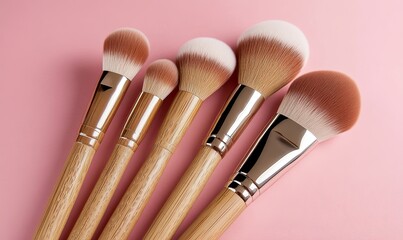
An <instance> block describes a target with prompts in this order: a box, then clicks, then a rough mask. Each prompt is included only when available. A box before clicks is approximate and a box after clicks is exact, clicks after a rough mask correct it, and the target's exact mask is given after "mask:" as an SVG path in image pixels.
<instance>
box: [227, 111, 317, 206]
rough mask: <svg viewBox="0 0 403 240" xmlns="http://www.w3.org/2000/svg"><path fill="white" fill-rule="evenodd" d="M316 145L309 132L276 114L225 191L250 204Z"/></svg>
mask: <svg viewBox="0 0 403 240" xmlns="http://www.w3.org/2000/svg"><path fill="white" fill-rule="evenodd" d="M316 142H317V138H316V137H315V136H314V135H313V134H312V133H311V132H310V131H308V130H307V129H305V128H304V127H302V126H301V125H299V124H298V123H296V122H295V121H293V120H291V119H289V118H287V117H285V116H283V115H281V114H277V115H276V116H275V117H274V119H273V120H272V121H271V122H270V123H269V124H268V125H267V127H266V128H265V129H264V130H263V132H262V134H260V137H259V138H258V139H257V140H256V141H255V143H254V144H253V145H252V148H251V149H250V150H249V151H248V153H247V155H246V157H245V158H244V160H243V163H242V165H241V167H240V168H239V169H238V171H237V172H236V174H235V175H234V177H233V178H232V180H231V181H230V183H229V185H228V189H229V190H231V191H233V192H235V193H236V194H238V195H239V196H240V197H241V198H242V199H243V200H244V201H245V203H246V204H250V203H251V202H252V201H253V200H255V199H256V198H257V197H258V196H259V195H260V194H261V193H262V192H264V191H265V190H266V189H267V188H269V187H270V186H271V185H272V184H273V183H274V182H275V181H276V180H277V179H278V178H279V177H281V176H282V174H284V173H285V172H286V170H288V169H289V167H288V166H290V165H291V164H295V163H296V160H298V159H301V156H302V155H303V154H304V153H306V152H307V150H308V149H310V148H312V147H313V146H314V145H315V143H316Z"/></svg>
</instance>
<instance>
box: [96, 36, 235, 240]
mask: <svg viewBox="0 0 403 240" xmlns="http://www.w3.org/2000/svg"><path fill="white" fill-rule="evenodd" d="M177 64H178V68H179V77H180V81H179V92H178V94H177V96H176V98H175V99H174V101H173V103H172V105H171V107H170V109H169V111H168V113H167V115H166V117H165V118H164V121H163V123H162V126H161V128H160V130H159V132H158V135H157V139H156V141H155V144H154V145H153V148H152V150H151V153H150V154H149V156H148V158H147V159H146V160H145V162H144V164H143V165H142V167H141V168H140V170H139V172H138V173H137V174H136V176H135V178H134V179H133V181H132V182H131V184H130V185H129V187H128V189H127V190H126V193H125V194H124V196H123V198H122V199H121V201H120V202H119V204H118V206H117V208H116V209H115V211H114V213H113V214H112V217H111V218H110V219H109V221H108V223H107V224H106V226H105V228H104V230H103V232H102V234H101V236H100V239H127V238H128V237H129V234H130V232H131V230H132V228H133V227H134V225H135V223H136V222H137V220H138V219H139V217H140V215H141V213H142V211H143V210H144V207H145V206H146V204H147V202H148V200H149V198H150V197H151V194H152V192H153V190H154V189H155V187H156V185H157V183H158V180H159V178H160V177H161V175H162V173H163V171H164V169H165V167H166V165H167V163H168V160H169V159H170V157H171V155H172V153H173V152H174V151H175V149H176V147H177V146H178V144H179V142H180V140H181V139H182V137H183V135H184V134H185V131H186V130H187V128H188V127H189V125H190V123H191V122H192V120H193V118H194V117H195V115H196V113H197V111H198V109H199V107H200V106H201V104H202V102H203V101H204V100H205V99H206V98H207V97H208V96H210V95H211V94H212V93H214V92H215V91H216V90H217V89H218V88H220V87H221V86H222V85H223V84H224V83H225V82H226V81H227V80H228V78H229V77H230V76H231V74H232V72H233V71H234V69H235V65H236V58H235V54H234V53H233V51H232V49H231V48H230V47H229V46H228V45H226V44H225V43H223V42H221V41H219V40H217V39H213V38H196V39H193V40H190V41H188V42H187V43H185V44H184V45H183V46H182V47H181V48H180V49H179V52H178V55H177Z"/></svg>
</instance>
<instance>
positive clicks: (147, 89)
mask: <svg viewBox="0 0 403 240" xmlns="http://www.w3.org/2000/svg"><path fill="white" fill-rule="evenodd" d="M177 83H178V70H177V68H176V65H175V63H173V62H172V61H170V60H167V59H160V60H157V61H155V62H153V63H151V64H150V66H149V67H148V68H147V71H146V74H145V77H144V82H143V90H142V93H141V95H140V96H139V98H138V99H137V101H136V104H135V105H134V106H133V108H132V111H131V114H130V116H129V118H128V120H127V122H126V124H125V126H124V128H123V131H122V133H121V135H120V138H119V140H118V143H117V144H116V146H115V149H114V150H113V152H112V154H111V156H110V158H109V161H108V162H107V164H106V166H105V168H104V170H103V171H102V173H101V176H100V177H99V179H98V181H97V183H96V184H95V187H94V189H93V190H92V192H91V195H90V196H89V198H88V200H87V202H86V204H85V206H84V208H83V210H82V211H81V214H80V216H79V218H78V220H77V222H76V223H75V225H74V228H73V230H72V231H71V233H70V235H69V238H68V239H70V240H73V239H91V238H92V236H93V235H94V233H95V230H96V228H97V226H98V224H99V222H100V221H101V219H102V216H103V215H104V213H105V211H106V208H107V206H108V204H109V202H110V200H111V198H112V196H113V194H114V192H115V190H116V188H117V186H118V184H119V181H120V179H121V178H122V176H123V173H124V171H125V170H126V167H127V164H128V163H129V162H130V159H131V158H132V156H133V154H134V152H135V151H136V149H137V147H138V145H139V144H140V142H141V141H142V140H143V138H144V135H145V133H146V132H147V130H148V128H149V126H150V124H151V121H152V120H153V118H154V116H155V114H156V113H157V111H158V109H159V108H160V106H161V103H162V101H163V100H164V99H165V98H166V97H167V96H168V95H169V94H170V93H171V92H172V90H173V89H174V88H175V87H176V85H177Z"/></svg>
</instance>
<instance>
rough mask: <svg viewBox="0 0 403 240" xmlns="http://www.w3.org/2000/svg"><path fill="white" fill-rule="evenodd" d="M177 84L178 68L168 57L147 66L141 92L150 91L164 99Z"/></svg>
mask: <svg viewBox="0 0 403 240" xmlns="http://www.w3.org/2000/svg"><path fill="white" fill-rule="evenodd" d="M177 84H178V69H177V68H176V65H175V63H173V62H172V61H170V60H168V59H159V60H157V61H154V62H153V63H151V64H150V66H149V67H148V68H147V71H146V74H145V76H144V82H143V92H147V93H151V94H153V95H155V96H157V97H159V98H160V99H162V100H164V99H165V98H166V97H167V96H168V95H169V94H170V93H171V92H172V90H174V88H175V87H176V85H177Z"/></svg>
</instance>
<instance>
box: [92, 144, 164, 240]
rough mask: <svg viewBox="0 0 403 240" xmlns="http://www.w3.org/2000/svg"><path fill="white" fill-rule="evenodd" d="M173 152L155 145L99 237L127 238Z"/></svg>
mask: <svg viewBox="0 0 403 240" xmlns="http://www.w3.org/2000/svg"><path fill="white" fill-rule="evenodd" d="M171 155H172V154H171V152H169V151H167V150H166V149H164V148H160V147H158V146H157V147H154V148H153V150H152V152H151V154H150V156H149V158H148V159H147V161H146V162H145V163H144V164H143V166H141V168H140V170H139V172H138V173H137V175H136V177H135V178H134V180H133V181H132V183H131V184H130V186H129V188H128V189H127V190H126V193H125V194H124V196H123V198H122V199H121V201H120V202H119V204H118V206H117V208H116V209H115V211H114V212H113V214H112V217H111V218H110V219H109V221H108V223H107V224H106V226H105V228H104V230H103V232H102V234H101V236H100V238H99V239H127V238H128V237H129V235H130V232H131V229H132V228H133V227H134V225H135V224H136V222H137V220H138V219H139V217H140V215H141V213H142V212H143V210H144V208H145V206H146V204H147V202H148V200H149V199H150V197H151V194H152V192H153V190H154V188H155V187H156V185H157V183H158V179H159V178H160V176H161V175H162V173H163V170H164V169H165V166H166V164H167V162H168V159H169V158H170V157H171Z"/></svg>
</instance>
